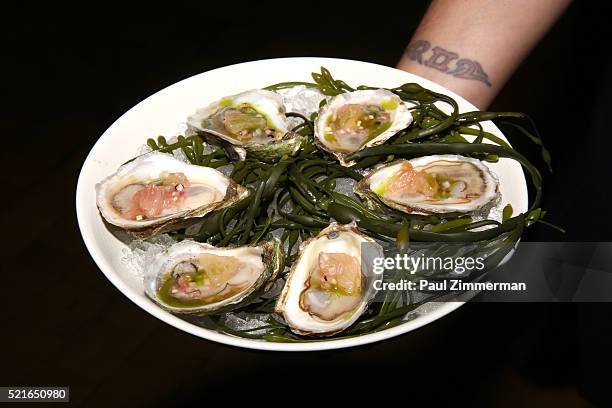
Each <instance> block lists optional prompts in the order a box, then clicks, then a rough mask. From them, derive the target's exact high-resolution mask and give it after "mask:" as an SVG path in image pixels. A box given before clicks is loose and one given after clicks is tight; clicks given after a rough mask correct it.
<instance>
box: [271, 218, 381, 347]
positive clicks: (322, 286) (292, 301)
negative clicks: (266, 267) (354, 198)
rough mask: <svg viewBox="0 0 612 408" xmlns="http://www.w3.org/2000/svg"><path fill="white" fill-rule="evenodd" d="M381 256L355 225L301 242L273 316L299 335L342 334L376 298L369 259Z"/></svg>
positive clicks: (327, 230) (333, 228)
mask: <svg viewBox="0 0 612 408" xmlns="http://www.w3.org/2000/svg"><path fill="white" fill-rule="evenodd" d="M364 244H365V245H364ZM382 256H383V252H382V247H381V246H380V245H379V244H378V243H376V242H375V241H374V240H373V239H372V238H370V237H368V236H366V235H364V234H363V233H361V232H359V231H358V230H357V228H356V227H355V226H354V225H351V224H349V225H338V224H336V223H332V224H330V225H329V226H328V227H327V228H325V229H323V230H322V231H321V233H320V234H319V235H318V236H316V237H314V238H312V239H310V240H308V241H305V242H304V243H302V245H301V247H300V254H299V256H298V258H297V260H296V261H295V262H294V263H293V265H292V266H291V270H290V272H289V276H288V277H287V281H286V283H285V286H284V287H283V291H282V293H281V295H280V297H279V298H278V300H277V303H276V308H275V310H276V312H277V313H278V314H279V315H281V316H282V317H283V318H284V319H285V321H286V322H287V324H288V325H289V327H290V329H291V331H293V332H294V333H297V334H301V335H312V336H330V335H333V334H336V333H338V332H341V331H342V330H344V329H346V328H347V327H349V326H350V325H351V324H353V323H354V322H355V320H357V319H358V318H359V316H361V314H362V313H363V312H364V311H365V310H366V308H367V306H368V303H369V302H370V301H371V300H372V299H373V298H374V296H375V294H376V290H375V285H374V282H375V281H376V280H380V279H382V278H381V277H380V276H377V275H375V274H374V273H373V271H372V267H373V263H374V261H373V258H375V257H382Z"/></svg>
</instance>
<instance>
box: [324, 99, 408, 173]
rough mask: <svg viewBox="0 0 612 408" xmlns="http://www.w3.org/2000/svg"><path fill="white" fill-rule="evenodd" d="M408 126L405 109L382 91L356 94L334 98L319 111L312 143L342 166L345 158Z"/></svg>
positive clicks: (403, 105)
mask: <svg viewBox="0 0 612 408" xmlns="http://www.w3.org/2000/svg"><path fill="white" fill-rule="evenodd" d="M410 123H412V114H411V113H410V111H409V110H408V106H407V105H406V104H405V103H404V102H403V101H402V100H401V99H400V98H399V97H398V96H397V95H395V94H394V93H393V92H391V91H388V90H386V89H375V90H360V91H353V92H346V93H343V94H340V95H337V96H334V97H333V98H332V99H330V100H329V102H328V103H327V104H326V105H325V106H323V107H322V108H321V110H320V111H319V117H318V118H317V121H316V123H315V142H316V144H317V146H319V147H320V148H321V149H323V150H326V151H328V152H330V153H331V154H333V155H334V156H335V157H336V158H337V159H338V160H339V161H340V164H342V165H343V166H348V165H350V164H351V163H347V162H346V161H345V160H344V157H345V155H347V154H349V153H353V152H356V151H358V150H361V149H364V148H366V147H372V146H377V145H379V144H382V143H384V142H385V141H386V140H387V139H389V138H390V137H391V136H393V135H395V134H396V133H397V132H399V131H400V130H402V129H405V128H407V127H408V126H409V125H410Z"/></svg>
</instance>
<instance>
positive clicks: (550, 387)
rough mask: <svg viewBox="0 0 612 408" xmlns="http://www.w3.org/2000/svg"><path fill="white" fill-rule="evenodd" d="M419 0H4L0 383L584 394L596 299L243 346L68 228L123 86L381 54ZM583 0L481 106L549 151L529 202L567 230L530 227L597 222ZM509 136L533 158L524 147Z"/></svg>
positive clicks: (144, 91) (550, 235)
mask: <svg viewBox="0 0 612 408" xmlns="http://www.w3.org/2000/svg"><path fill="white" fill-rule="evenodd" d="M427 4H428V2H427V1H410V2H404V3H402V4H399V3H397V4H396V3H393V5H392V4H391V3H388V4H383V3H370V4H363V3H354V4H349V5H343V4H340V3H322V2H321V3H319V4H318V6H317V5H315V6H312V7H306V6H305V4H293V5H292V4H291V3H287V2H285V3H282V4H275V5H272V4H268V5H262V4H256V3H252V4H250V5H249V4H243V3H236V2H231V3H230V2H218V3H217V5H215V6H212V5H210V4H205V3H204V2H192V3H190V4H186V5H185V4H179V3H178V2H173V3H168V4H165V5H164V7H163V8H156V7H155V6H153V5H151V4H147V5H146V7H145V6H142V5H141V6H139V7H133V8H132V9H130V8H129V7H126V6H125V5H122V6H121V7H112V6H110V5H108V4H106V3H104V4H96V5H95V6H96V7H99V9H96V8H93V7H94V6H93V5H88V6H87V7H86V6H85V3H83V4H82V6H81V7H82V8H76V9H75V8H72V9H68V8H66V9H58V8H57V5H53V6H50V7H48V8H46V9H45V8H41V7H40V6H34V5H31V4H24V5H23V6H22V8H21V9H20V10H17V12H15V13H8V14H6V15H5V20H6V21H5V22H4V23H3V24H4V25H3V31H4V32H3V33H2V38H3V43H4V46H3V47H2V51H1V52H2V55H3V57H2V70H3V71H5V72H4V75H3V76H2V77H3V81H2V94H3V102H4V104H3V105H5V107H4V108H3V109H2V110H1V112H0V126H1V130H2V132H1V135H2V136H1V137H2V139H1V141H0V143H1V144H0V146H1V148H0V162H1V163H2V166H3V169H4V172H5V177H4V178H3V180H4V188H3V191H4V194H3V197H4V199H3V200H2V202H1V203H0V205H2V211H1V213H0V217H1V220H2V228H3V230H4V231H5V234H4V235H3V238H2V247H3V251H2V256H3V260H4V262H2V276H3V283H4V287H3V293H4V296H2V299H3V302H5V303H6V304H5V307H3V310H4V311H3V312H2V314H1V315H0V319H1V321H0V323H2V326H1V327H2V329H0V345H1V346H2V348H1V350H2V351H0V385H7V386H8V385H68V386H70V387H71V399H72V402H73V403H74V404H83V405H87V406H89V405H101V406H108V405H109V404H110V403H111V402H121V404H120V405H125V404H127V403H128V402H129V403H132V404H134V405H136V406H145V405H146V406H153V405H165V404H170V403H176V402H184V403H188V402H190V403H194V402H195V403H198V404H207V403H208V402H209V401H210V400H214V399H221V400H224V401H226V402H229V401H236V402H250V403H265V404H292V403H293V402H294V401H295V400H297V401H301V400H305V399H308V400H315V401H317V402H327V401H331V400H335V401H340V402H347V401H348V400H349V399H352V398H353V397H357V398H359V399H361V398H366V397H368V396H369V397H374V398H376V399H377V400H378V402H379V403H387V402H388V403H389V404H391V403H392V402H391V401H392V400H398V399H401V398H405V399H406V400H407V403H415V402H417V403H418V401H425V402H429V403H436V402H437V403H441V402H448V403H466V404H467V403H469V404H471V405H479V406H490V405H499V406H515V405H517V404H521V403H530V404H529V405H539V406H546V405H549V404H550V405H555V406H582V405H585V404H587V403H586V401H585V400H584V399H583V397H582V396H584V395H587V396H589V398H591V400H592V401H598V400H597V398H601V395H600V394H598V388H597V387H596V385H597V384H598V381H599V380H598V379H597V378H598V377H597V376H596V375H594V374H596V369H597V367H596V366H597V365H598V364H599V365H602V366H605V364H607V363H608V362H609V361H610V354H609V351H607V347H609V346H610V345H612V343H609V338H610V332H611V330H610V329H609V327H608V328H606V327H602V326H601V325H600V323H601V322H603V321H611V320H612V319H610V318H611V317H612V316H611V315H610V312H609V310H610V308H609V307H607V306H605V305H592V306H586V305H585V306H581V307H577V306H576V305H570V304H554V305H546V304H468V305H465V306H464V307H462V308H461V309H459V310H458V311H457V312H455V313H453V314H452V315H449V316H447V317H445V318H443V319H441V320H439V321H437V322H435V323H432V324H430V325H429V326H427V327H424V328H422V329H419V330H417V331H416V332H413V333H410V334H407V335H404V336H402V337H400V338H396V339H392V340H390V341H386V342H383V343H380V344H375V345H371V346H367V347H362V348H358V349H351V350H344V351H334V352H323V353H308V354H291V355H290V354H273V353H264V352H254V351H247V350H239V349H234V348H229V347H225V346H221V345H217V344H213V343H210V342H207V341H204V340H201V339H199V338H195V337H193V336H190V335H188V334H185V333H183V332H180V331H178V330H176V329H174V328H172V327H169V326H167V325H165V324H164V323H162V322H160V321H158V320H156V319H155V318H153V317H151V316H149V315H148V314H146V313H145V312H143V311H142V310H140V309H139V308H138V307H136V306H135V305H134V304H132V303H131V302H130V301H129V300H128V299H127V298H125V297H124V296H123V295H121V294H120V293H119V291H117V290H116V289H115V288H114V287H113V286H112V285H111V284H110V283H109V282H108V281H107V280H106V278H105V277H104V276H103V274H102V273H100V272H99V271H98V269H97V267H96V265H95V264H94V263H93V261H92V260H91V259H90V257H89V255H88V253H87V251H86V249H85V247H84V245H83V243H82V241H81V238H80V234H79V232H78V227H77V223H76V217H75V208H74V192H75V187H76V181H77V176H78V171H79V169H80V167H81V165H82V163H83V160H84V159H85V156H86V155H87V153H88V151H89V149H90V148H91V147H92V145H93V144H94V143H95V141H96V140H97V138H98V137H99V136H100V135H101V134H102V132H103V131H104V130H105V129H106V128H107V127H108V126H109V125H110V124H111V123H112V122H113V121H114V120H116V119H117V118H118V117H119V116H120V115H121V114H122V113H124V112H125V111H126V110H128V109H129V108H131V107H132V106H133V105H135V104H136V103H137V102H139V101H141V100H142V99H144V98H145V97H147V96H149V95H150V94H152V93H154V92H156V91H158V90H159V89H161V88H163V87H165V86H167V85H170V84H172V83H174V82H176V81H179V80H181V79H184V78H186V77H189V76H191V75H194V74H197V73H200V72H203V71H207V70H210V69H213V68H217V67H222V66H225V65H229V64H234V63H239V62H244V61H250V60H257V59H265V58H275V57H287V56H329V57H338V58H349V59H356V60H363V61H370V62H375V63H379V64H383V65H391V66H393V65H395V63H396V62H397V61H398V60H399V57H400V55H401V53H402V52H403V49H404V47H405V46H406V44H407V42H408V40H409V39H410V36H411V34H412V33H413V31H414V29H415V28H416V26H417V24H418V22H419V19H420V17H421V16H422V14H423V13H424V11H425V9H426V7H427ZM594 4H596V3H594V2H585V1H579V2H576V4H574V5H572V6H571V7H570V9H569V10H568V12H567V13H566V14H565V15H564V17H563V18H562V19H561V20H560V21H559V23H558V24H557V26H555V27H554V28H553V30H552V31H551V32H550V33H549V35H548V36H547V37H546V38H545V39H544V40H543V41H542V42H541V44H540V45H539V46H538V48H537V49H536V50H534V52H533V53H532V55H531V56H530V57H529V58H528V59H527V60H526V61H525V63H524V64H523V65H522V66H521V67H520V68H519V69H518V71H517V72H516V74H515V75H514V77H513V78H512V79H511V80H510V82H508V84H507V85H506V87H505V88H504V89H503V91H502V92H501V93H500V95H499V97H498V98H497V99H496V100H495V102H494V103H493V105H492V106H491V110H501V111H512V110H515V111H523V112H526V113H528V114H530V115H531V116H532V117H533V118H534V120H535V121H536V122H537V124H538V125H539V127H540V130H541V132H542V134H543V137H544V139H545V142H546V144H547V146H548V148H549V150H550V151H551V154H552V157H553V165H554V169H555V172H554V173H553V174H547V175H546V176H545V183H546V184H545V191H544V202H543V206H544V208H546V209H547V210H548V211H549V213H548V216H547V219H548V220H549V221H551V222H554V223H557V224H560V225H562V226H563V227H565V228H566V229H567V233H566V234H565V235H561V234H559V233H557V232H556V231H554V230H550V229H547V228H546V227H545V226H542V225H538V226H535V227H534V228H531V229H530V230H529V231H528V232H527V233H526V236H525V239H526V240H532V241H536V240H551V241H558V240H567V241H606V240H608V239H609V235H608V234H609V231H610V227H611V226H612V225H611V222H610V219H609V215H608V214H609V212H608V211H607V210H608V206H609V205H608V200H607V199H606V196H607V193H608V190H609V187H608V186H607V184H609V183H608V182H607V176H608V174H609V170H610V165H609V163H610V159H609V156H610V136H611V135H610V132H609V131H608V130H607V129H606V126H605V124H606V121H607V120H608V118H609V116H610V114H609V108H610V107H611V103H610V102H609V101H610V99H609V98H610V97H611V92H610V91H611V89H610V76H609V75H610V73H611V71H610V69H609V66H610V65H609V43H608V41H609V27H608V21H607V18H608V10H605V9H602V8H599V7H596V6H595V5H594ZM516 12H517V13H520V12H522V10H516ZM512 136H513V135H512V134H511V135H510V137H511V142H512V143H513V144H514V145H515V146H517V147H518V148H519V149H520V150H521V151H524V152H525V153H526V155H527V156H528V157H529V158H531V159H532V160H533V161H534V162H535V163H538V165H539V166H540V167H541V168H543V166H542V164H541V162H539V161H538V151H537V149H535V148H534V147H533V146H531V145H530V144H528V143H524V142H522V141H521V139H519V138H517V137H512ZM7 261H8V262H7ZM606 336H607V337H606ZM604 350H605V351H604ZM602 381H603V380H602ZM285 391H289V392H291V393H293V397H292V398H293V400H291V399H287V398H286V397H283V394H284V392H285ZM581 395H582V396H581ZM603 397H607V398H609V396H607V395H606V394H605V393H604V394H603ZM599 401H600V400H599Z"/></svg>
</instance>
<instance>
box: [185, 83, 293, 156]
mask: <svg viewBox="0 0 612 408" xmlns="http://www.w3.org/2000/svg"><path fill="white" fill-rule="evenodd" d="M187 124H188V125H189V126H190V128H192V129H194V130H195V131H196V132H199V133H203V134H205V135H209V136H210V135H212V137H213V138H214V139H217V140H218V141H222V144H223V145H224V146H226V147H229V149H230V150H231V151H234V152H235V153H236V154H237V155H238V156H239V157H240V159H242V160H244V158H245V157H246V155H247V153H248V154H249V155H252V156H253V157H256V158H258V159H260V160H263V161H275V160H277V159H280V158H281V157H282V156H284V155H292V154H294V153H296V152H297V151H298V150H299V148H300V146H301V145H302V142H303V141H304V137H303V136H301V135H299V134H297V133H294V132H291V131H289V129H288V128H287V116H286V115H285V106H284V105H283V99H282V97H281V96H280V95H279V94H277V93H276V92H272V91H267V90H263V89H254V90H250V91H246V92H242V93H239V94H237V95H233V96H227V97H225V98H222V99H220V100H218V101H216V102H213V103H212V104H210V105H208V106H207V107H205V108H202V109H200V110H198V111H197V112H196V113H195V114H193V115H191V116H189V118H188V119H187Z"/></svg>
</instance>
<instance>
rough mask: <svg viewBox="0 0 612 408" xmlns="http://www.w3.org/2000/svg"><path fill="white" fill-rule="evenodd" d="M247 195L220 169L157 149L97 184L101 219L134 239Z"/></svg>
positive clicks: (166, 229)
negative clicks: (192, 163) (188, 162)
mask: <svg viewBox="0 0 612 408" xmlns="http://www.w3.org/2000/svg"><path fill="white" fill-rule="evenodd" d="M246 196H248V190H246V189H245V188H244V187H242V186H240V185H238V184H237V183H235V182H234V181H233V180H231V179H230V178H228V177H226V176H225V175H223V174H222V173H221V172H219V171H217V170H215V169H213V168H209V167H203V166H194V165H191V164H187V163H184V162H182V161H180V160H178V159H176V158H174V157H173V156H172V155H169V154H165V153H158V152H152V153H148V154H145V155H142V156H139V157H137V158H136V159H134V160H132V161H131V162H128V163H126V164H124V165H123V166H121V167H119V169H118V170H117V172H116V173H115V174H113V175H111V176H109V177H107V178H106V179H104V180H102V181H101V182H100V183H98V184H96V202H97V205H98V209H99V210H100V213H101V214H102V216H103V217H104V219H105V220H106V221H107V222H108V223H110V224H113V225H115V226H117V227H120V228H123V229H125V230H127V231H128V232H129V233H131V234H132V235H134V236H135V237H137V238H144V237H148V236H151V235H154V234H157V233H160V232H164V231H168V230H172V229H175V228H179V227H181V226H182V225H183V224H184V221H186V220H188V219H190V218H194V217H203V216H204V215H206V214H208V213H209V212H211V211H213V210H216V209H219V208H224V207H228V206H230V205H233V204H234V203H236V202H237V201H239V200H242V199H243V198H245V197H246Z"/></svg>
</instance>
